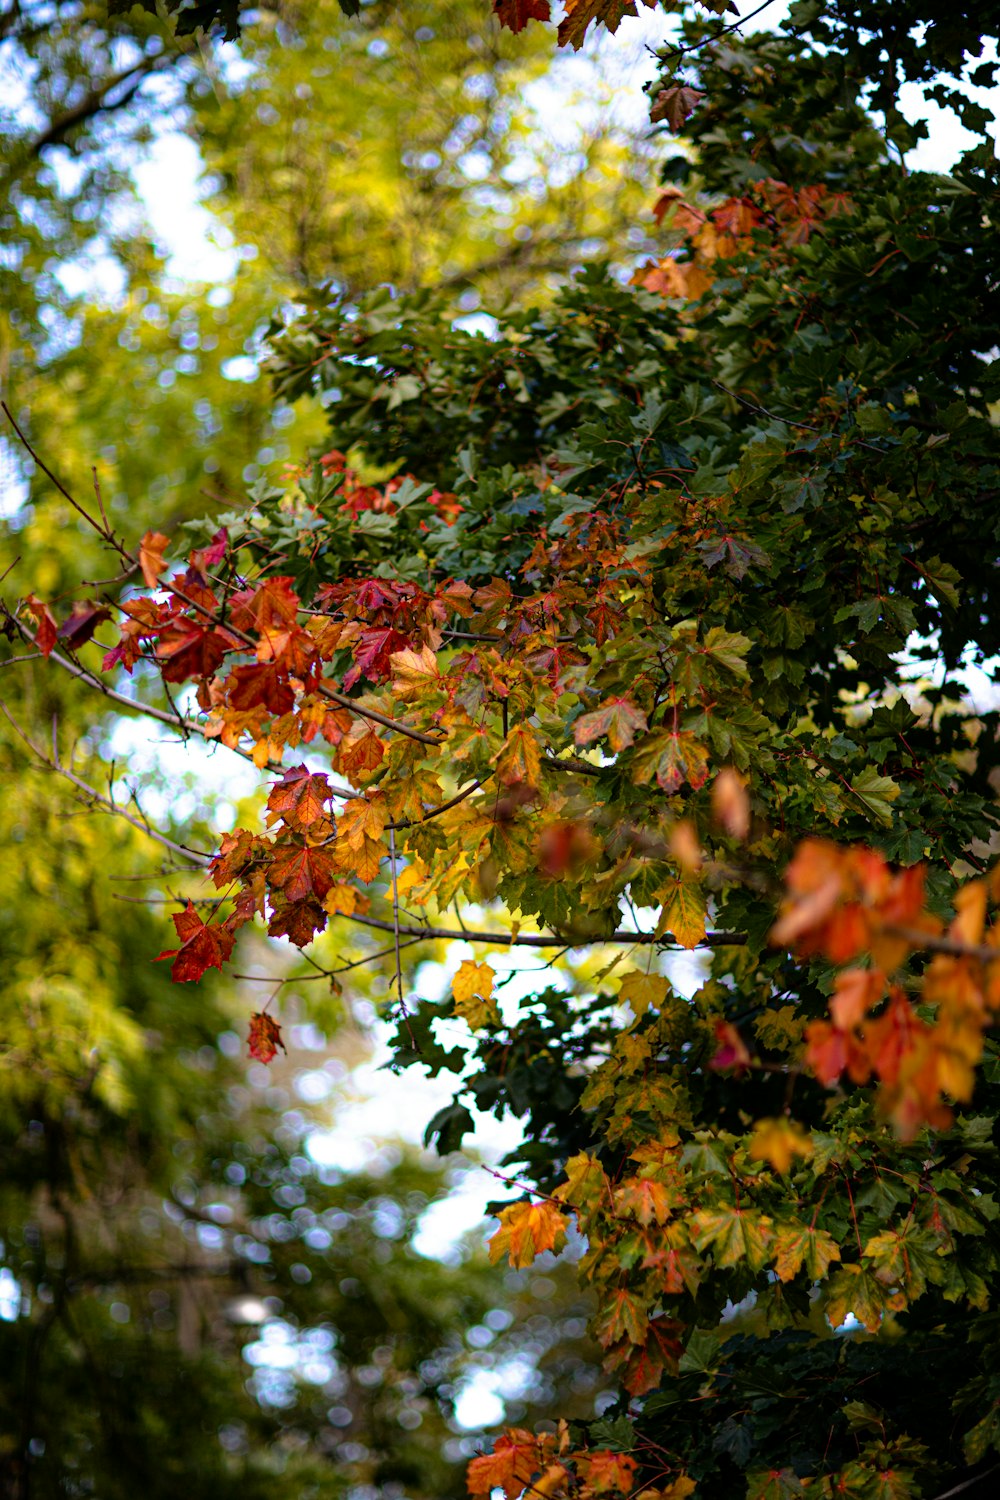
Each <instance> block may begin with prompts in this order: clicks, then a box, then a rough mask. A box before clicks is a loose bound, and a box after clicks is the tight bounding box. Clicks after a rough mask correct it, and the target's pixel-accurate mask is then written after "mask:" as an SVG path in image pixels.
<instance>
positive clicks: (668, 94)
mask: <svg viewBox="0 0 1000 1500" xmlns="http://www.w3.org/2000/svg"><path fill="white" fill-rule="evenodd" d="M704 97H705V95H704V94H703V93H702V92H701V90H700V89H692V88H689V87H688V86H687V84H674V85H673V86H672V87H671V88H669V89H661V90H660V92H659V93H658V94H657V96H656V98H655V99H654V100H653V105H652V108H651V109H650V111H649V118H650V119H651V120H652V122H653V124H654V125H655V124H657V122H658V121H660V120H666V122H667V124H668V125H669V126H670V128H671V130H672V131H673V132H674V134H675V135H676V134H678V133H679V132H680V130H681V127H682V126H683V124H684V121H685V120H686V119H687V118H688V117H689V116H690V115H692V114H693V113H694V111H695V108H696V106H697V104H698V101H699V99H704Z"/></svg>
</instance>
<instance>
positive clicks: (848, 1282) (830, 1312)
mask: <svg viewBox="0 0 1000 1500" xmlns="http://www.w3.org/2000/svg"><path fill="white" fill-rule="evenodd" d="M905 1303H906V1298H905V1297H904V1296H903V1294H902V1293H901V1292H899V1293H896V1294H895V1295H893V1294H890V1293H888V1292H887V1291H886V1288H885V1287H884V1286H883V1284H882V1283H881V1281H879V1279H878V1277H877V1276H876V1275H875V1273H874V1271H870V1270H869V1269H868V1268H867V1267H866V1266H858V1265H850V1266H842V1267H841V1268H840V1270H839V1271H837V1272H836V1274H835V1275H834V1276H832V1277H831V1278H830V1281H829V1283H828V1291H827V1294H826V1297H825V1299H824V1302H823V1311H824V1312H825V1313H826V1316H827V1317H828V1318H829V1320H830V1324H831V1326H832V1327H834V1328H840V1327H841V1326H842V1325H843V1324H844V1323H846V1322H847V1319H848V1318H849V1317H852V1316H853V1317H855V1318H857V1320H858V1322H859V1323H863V1324H864V1326H865V1327H866V1328H867V1329H868V1332H869V1333H878V1331H879V1329H880V1328H881V1326H882V1319H883V1317H884V1315H885V1313H886V1312H899V1311H900V1309H901V1308H902V1307H904V1306H905Z"/></svg>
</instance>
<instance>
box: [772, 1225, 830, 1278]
mask: <svg viewBox="0 0 1000 1500" xmlns="http://www.w3.org/2000/svg"><path fill="white" fill-rule="evenodd" d="M839 1259H840V1247H839V1245H838V1244H837V1242H836V1240H835V1239H833V1237H832V1236H831V1235H829V1234H827V1232H826V1230H825V1229H810V1228H808V1227H807V1226H806V1225H804V1224H783V1225H779V1226H778V1228H777V1230H776V1232H775V1236H774V1269H775V1271H776V1272H777V1274H778V1276H779V1278H780V1279H781V1280H782V1281H791V1279H792V1277H793V1276H797V1275H798V1273H799V1271H801V1270H802V1269H803V1267H804V1268H805V1273H806V1275H807V1276H808V1277H809V1280H810V1281H822V1280H823V1278H824V1276H825V1275H826V1273H827V1271H828V1270H829V1268H830V1264H831V1262H832V1261H835V1260H839Z"/></svg>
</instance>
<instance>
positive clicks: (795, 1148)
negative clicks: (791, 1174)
mask: <svg viewBox="0 0 1000 1500" xmlns="http://www.w3.org/2000/svg"><path fill="white" fill-rule="evenodd" d="M814 1149H815V1148H814V1147H813V1143H812V1141H811V1140H810V1139H809V1136H808V1135H806V1133H805V1131H804V1130H803V1129H802V1126H801V1125H797V1124H795V1122H794V1121H793V1120H786V1119H784V1118H779V1119H775V1120H758V1121H757V1124H756V1126H755V1127H754V1133H753V1138H752V1139H751V1141H750V1155H751V1156H752V1157H753V1158H754V1160H755V1161H766V1162H770V1164H771V1166H772V1167H773V1168H774V1170H775V1171H776V1172H781V1173H782V1175H784V1173H785V1172H787V1171H788V1170H789V1168H790V1167H791V1165H792V1162H793V1160H794V1159H795V1157H797V1156H801V1157H810V1156H812V1154H813V1150H814Z"/></svg>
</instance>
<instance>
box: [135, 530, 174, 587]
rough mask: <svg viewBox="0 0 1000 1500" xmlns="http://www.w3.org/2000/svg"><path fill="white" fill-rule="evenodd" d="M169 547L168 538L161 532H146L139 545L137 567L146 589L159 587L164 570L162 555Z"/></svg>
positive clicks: (164, 564)
mask: <svg viewBox="0 0 1000 1500" xmlns="http://www.w3.org/2000/svg"><path fill="white" fill-rule="evenodd" d="M169 546H170V538H169V537H168V536H164V535H163V532H162V531H147V532H146V535H145V536H144V537H143V539H142V541H141V542H140V543H139V567H140V568H141V570H142V576H143V578H144V579H145V581H146V587H147V588H148V589H155V588H157V587H158V586H159V579H160V574H161V573H162V572H164V571H165V570H166V566H167V565H166V563H165V562H164V561H163V554H164V552H165V551H166V549H167V548H168V547H169Z"/></svg>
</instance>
